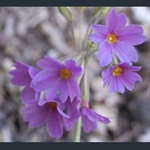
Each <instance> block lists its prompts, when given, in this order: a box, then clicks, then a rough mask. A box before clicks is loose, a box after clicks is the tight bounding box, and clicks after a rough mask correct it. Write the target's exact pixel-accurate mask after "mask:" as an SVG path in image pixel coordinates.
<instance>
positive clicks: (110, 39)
mask: <svg viewBox="0 0 150 150" xmlns="http://www.w3.org/2000/svg"><path fill="white" fill-rule="evenodd" d="M126 22H127V21H126V16H125V14H124V13H121V14H116V12H115V10H111V11H110V12H109V13H108V15H107V17H106V26H104V25H96V24H93V25H92V29H93V30H94V33H93V34H92V35H89V39H90V40H91V41H92V42H94V43H96V44H98V56H97V57H98V60H99V64H100V65H101V66H102V67H104V66H106V65H108V64H110V63H111V61H112V54H113V53H115V54H116V56H117V57H118V58H119V60H120V61H121V62H128V63H131V61H133V62H136V61H137V60H138V56H137V52H136V49H135V48H134V47H133V45H139V44H142V43H143V42H144V41H145V39H146V38H145V36H144V35H143V29H142V27H140V26H139V25H135V24H131V25H128V26H126Z"/></svg>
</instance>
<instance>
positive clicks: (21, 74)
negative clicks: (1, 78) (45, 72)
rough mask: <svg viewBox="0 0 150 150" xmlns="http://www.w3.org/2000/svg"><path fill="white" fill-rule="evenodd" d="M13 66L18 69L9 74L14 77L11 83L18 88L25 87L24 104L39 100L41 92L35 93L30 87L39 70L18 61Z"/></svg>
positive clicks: (23, 93) (22, 96) (23, 92)
mask: <svg viewBox="0 0 150 150" xmlns="http://www.w3.org/2000/svg"><path fill="white" fill-rule="evenodd" d="M13 66H14V67H15V68H16V69H14V70H12V71H10V72H9V73H10V74H11V75H12V76H13V78H12V79H11V83H12V84H14V85H16V86H25V88H24V89H23V90H22V92H21V100H22V102H23V103H25V102H27V101H29V100H32V99H35V98H38V97H39V92H35V91H34V89H33V88H32V87H30V84H31V81H32V78H33V77H34V76H35V75H36V74H37V73H38V70H36V69H35V68H33V67H31V66H29V65H27V64H24V63H23V62H21V61H18V60H16V63H15V64H14V65H13Z"/></svg>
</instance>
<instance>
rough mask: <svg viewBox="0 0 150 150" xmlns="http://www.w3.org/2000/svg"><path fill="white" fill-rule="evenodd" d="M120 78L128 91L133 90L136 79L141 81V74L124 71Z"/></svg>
mask: <svg viewBox="0 0 150 150" xmlns="http://www.w3.org/2000/svg"><path fill="white" fill-rule="evenodd" d="M120 79H121V81H122V83H123V84H124V86H125V87H126V88H127V89H128V90H129V91H132V90H133V88H134V84H135V82H136V81H142V78H141V76H140V75H139V74H137V73H135V72H124V73H123V74H122V76H121V78H120Z"/></svg>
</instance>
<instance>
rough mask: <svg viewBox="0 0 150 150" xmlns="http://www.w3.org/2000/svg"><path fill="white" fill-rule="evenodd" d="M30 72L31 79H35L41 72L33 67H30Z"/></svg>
mask: <svg viewBox="0 0 150 150" xmlns="http://www.w3.org/2000/svg"><path fill="white" fill-rule="evenodd" d="M28 72H29V75H30V77H31V78H33V77H34V76H35V75H36V74H37V73H38V72H39V70H37V69H35V68H33V67H30V68H29V70H28Z"/></svg>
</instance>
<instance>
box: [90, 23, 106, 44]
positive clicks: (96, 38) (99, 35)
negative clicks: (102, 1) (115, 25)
mask: <svg viewBox="0 0 150 150" xmlns="http://www.w3.org/2000/svg"><path fill="white" fill-rule="evenodd" d="M92 29H93V30H94V33H93V34H91V35H89V39H90V40H91V41H92V42H94V43H97V44H99V43H100V42H102V41H104V40H105V39H106V37H107V35H108V31H107V29H106V27H105V26H104V25H96V24H93V25H92Z"/></svg>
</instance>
